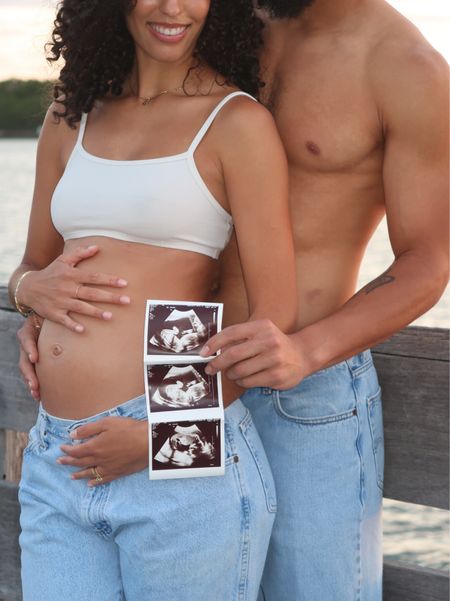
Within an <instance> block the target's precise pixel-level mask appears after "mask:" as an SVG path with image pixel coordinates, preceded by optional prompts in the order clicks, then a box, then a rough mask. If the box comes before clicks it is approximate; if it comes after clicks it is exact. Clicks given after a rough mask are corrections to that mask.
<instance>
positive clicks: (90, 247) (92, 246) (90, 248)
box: [87, 244, 97, 250]
mask: <svg viewBox="0 0 450 601" xmlns="http://www.w3.org/2000/svg"><path fill="white" fill-rule="evenodd" d="M94 248H97V247H96V246H95V245H94V244H92V245H91V246H88V247H87V249H88V250H94Z"/></svg>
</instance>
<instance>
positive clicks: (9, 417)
mask: <svg viewBox="0 0 450 601" xmlns="http://www.w3.org/2000/svg"><path fill="white" fill-rule="evenodd" d="M21 323H22V317H21V316H20V315H18V314H17V313H11V312H9V311H3V310H0V375H1V377H0V428H2V429H5V430H16V431H18V432H26V431H28V430H29V429H30V428H31V426H32V425H33V423H34V421H35V420H36V415H37V404H36V402H35V401H34V400H33V398H32V397H31V395H30V394H29V393H28V390H27V387H26V386H25V384H24V383H23V381H22V378H21V376H20V373H19V370H18V367H17V362H18V360H19V348H18V344H17V338H16V332H17V329H18V328H19V327H20V324H21Z"/></svg>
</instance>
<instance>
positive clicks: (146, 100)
mask: <svg viewBox="0 0 450 601" xmlns="http://www.w3.org/2000/svg"><path fill="white" fill-rule="evenodd" d="M183 89H184V88H183V86H178V87H177V88H169V89H167V90H162V92H158V94H154V95H153V96H139V95H138V94H135V93H134V90H133V89H132V90H131V91H132V92H133V94H134V95H135V96H136V98H138V99H139V100H142V102H141V104H142V106H147V105H148V104H150V103H151V102H153V100H155V99H156V98H159V97H160V96H164V95H165V94H169V93H170V92H180V91H181V90H183Z"/></svg>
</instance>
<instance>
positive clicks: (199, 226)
mask: <svg viewBox="0 0 450 601" xmlns="http://www.w3.org/2000/svg"><path fill="white" fill-rule="evenodd" d="M236 96H249V95H248V94H245V92H233V93H232V94H229V95H228V96H226V97H225V98H223V99H222V101H221V102H220V103H219V104H218V105H217V106H216V108H215V109H214V110H213V111H212V113H211V114H210V115H209V117H208V118H207V120H206V121H205V123H204V124H203V126H202V127H201V129H200V131H199V132H198V134H197V135H196V136H195V138H194V140H193V142H192V144H191V145H190V146H189V148H188V150H187V151H186V152H183V153H181V154H175V155H171V156H166V157H161V158H156V159H143V160H135V161H116V160H112V159H104V158H100V157H97V156H94V155H92V154H90V153H88V152H87V151H86V150H85V149H84V147H83V136H84V131H85V128H86V120H87V114H86V113H84V114H83V115H82V118H81V122H80V126H79V132H78V138H77V142H76V145H75V147H74V149H73V151H72V154H71V155H70V158H69V161H68V163H67V165H66V168H65V170H64V173H63V175H62V177H61V179H60V180H59V182H58V184H57V186H56V188H55V191H54V193H53V197H52V201H51V217H52V221H53V224H54V226H55V228H56V229H57V231H58V232H59V233H60V234H61V235H62V237H63V238H64V240H70V239H73V238H83V237H86V236H108V237H110V238H117V239H119V240H125V241H129V242H139V243H142V244H150V245H155V246H162V247H167V248H175V249H180V250H189V251H194V252H198V253H202V254H205V255H208V256H209V257H212V258H214V259H217V257H218V256H219V254H220V252H221V251H222V250H223V249H224V247H225V246H226V244H227V242H228V240H229V239H230V236H231V232H232V229H233V222H232V218H231V215H229V213H228V212H227V211H225V209H224V208H223V207H222V206H221V205H220V204H219V203H218V202H217V200H216V199H215V198H214V196H213V195H212V194H211V192H210V191H209V190H208V188H207V186H206V184H205V182H204V181H203V179H202V177H201V175H200V173H199V171H198V169H197V166H196V164H195V160H194V152H195V150H196V148H197V146H198V145H199V144H200V142H201V141H202V139H203V137H204V136H205V134H206V132H207V131H208V129H209V128H210V126H211V124H212V123H213V121H214V119H215V118H216V116H217V114H218V113H219V111H220V110H221V108H222V107H223V106H224V105H225V104H226V103H227V102H229V101H230V100H231V99H232V98H234V97H236ZM249 98H252V100H254V98H253V97H252V96H249Z"/></svg>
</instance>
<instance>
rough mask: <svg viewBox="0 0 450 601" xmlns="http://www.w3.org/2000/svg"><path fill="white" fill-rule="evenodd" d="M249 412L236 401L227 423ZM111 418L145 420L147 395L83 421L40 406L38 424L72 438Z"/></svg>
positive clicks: (232, 405) (49, 430)
mask: <svg viewBox="0 0 450 601" xmlns="http://www.w3.org/2000/svg"><path fill="white" fill-rule="evenodd" d="M247 413H248V410H247V409H246V407H245V406H244V405H243V403H242V402H241V400H240V399H237V400H236V401H234V402H233V403H232V404H231V405H229V406H228V407H227V408H226V409H225V417H226V420H227V421H232V422H238V423H239V422H241V421H242V419H243V418H244V417H245V416H246V415H247ZM109 416H118V417H133V418H135V419H145V418H146V417H147V405H146V401H145V395H140V396H137V397H135V398H133V399H130V400H129V401H126V402H125V403H121V404H120V405H117V406H115V407H112V408H111V409H107V410H106V411H102V412H100V413H96V414H95V415H91V416H89V417H85V418H83V419H76V420H73V419H65V418H62V417H56V416H54V415H51V414H50V413H48V412H47V411H45V409H44V408H43V407H42V405H39V415H38V420H37V423H38V425H39V429H40V430H42V431H44V430H45V431H46V432H50V433H52V434H55V435H56V436H59V437H60V438H70V433H71V432H72V431H73V430H75V429H76V428H78V427H80V426H82V425H84V424H87V423H89V422H95V421H98V420H100V419H103V418H105V417H109ZM191 419H192V420H193V421H195V412H193V414H192V418H191Z"/></svg>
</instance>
